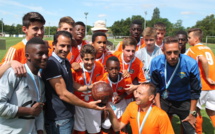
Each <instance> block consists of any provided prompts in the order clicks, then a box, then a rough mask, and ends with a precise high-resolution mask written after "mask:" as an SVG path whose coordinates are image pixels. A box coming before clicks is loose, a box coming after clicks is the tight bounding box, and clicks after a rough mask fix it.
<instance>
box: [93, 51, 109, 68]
mask: <svg viewBox="0 0 215 134" xmlns="http://www.w3.org/2000/svg"><path fill="white" fill-rule="evenodd" d="M111 56H113V54H112V53H111V52H110V51H106V52H105V53H103V55H102V56H101V58H99V59H96V61H97V62H100V63H101V64H102V65H103V66H105V65H106V61H107V59H108V58H109V57H111Z"/></svg>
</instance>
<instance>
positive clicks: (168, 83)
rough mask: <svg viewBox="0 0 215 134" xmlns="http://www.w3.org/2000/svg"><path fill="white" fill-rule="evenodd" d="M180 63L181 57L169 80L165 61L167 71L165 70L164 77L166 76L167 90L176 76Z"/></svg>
mask: <svg viewBox="0 0 215 134" xmlns="http://www.w3.org/2000/svg"><path fill="white" fill-rule="evenodd" d="M179 64H180V57H179V58H178V63H177V65H176V67H175V69H174V71H173V73H172V75H171V77H170V79H169V81H167V61H166V62H165V70H164V71H165V72H164V74H165V75H164V78H165V84H166V85H165V87H166V88H165V89H166V90H167V88H169V85H170V83H171V82H172V79H173V77H174V75H175V73H176V71H177V69H178V67H179Z"/></svg>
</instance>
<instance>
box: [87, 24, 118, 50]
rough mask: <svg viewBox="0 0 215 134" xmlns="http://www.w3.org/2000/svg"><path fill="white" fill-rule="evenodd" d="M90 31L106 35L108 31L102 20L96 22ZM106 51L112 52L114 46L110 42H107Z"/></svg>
mask: <svg viewBox="0 0 215 134" xmlns="http://www.w3.org/2000/svg"><path fill="white" fill-rule="evenodd" d="M91 31H92V32H93V34H94V33H96V32H103V33H107V32H108V29H107V27H106V23H105V21H103V20H98V21H96V22H95V23H94V27H92V28H91ZM106 45H107V50H109V51H114V44H113V43H112V42H110V41H109V40H107V43H106Z"/></svg>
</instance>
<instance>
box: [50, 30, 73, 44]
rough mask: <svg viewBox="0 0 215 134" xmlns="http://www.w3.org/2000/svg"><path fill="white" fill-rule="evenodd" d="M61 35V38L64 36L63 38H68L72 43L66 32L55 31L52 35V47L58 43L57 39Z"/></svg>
mask: <svg viewBox="0 0 215 134" xmlns="http://www.w3.org/2000/svg"><path fill="white" fill-rule="evenodd" d="M60 35H62V36H65V37H68V38H70V40H71V42H72V34H71V33H69V32H67V31H57V32H56V33H55V35H54V41H53V45H56V44H57V42H58V37H59V36H60Z"/></svg>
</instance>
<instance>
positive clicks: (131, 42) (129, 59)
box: [114, 37, 146, 103]
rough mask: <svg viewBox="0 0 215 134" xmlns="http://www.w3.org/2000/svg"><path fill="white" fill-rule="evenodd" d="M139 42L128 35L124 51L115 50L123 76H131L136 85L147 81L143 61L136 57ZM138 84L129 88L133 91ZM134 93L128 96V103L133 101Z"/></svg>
mask: <svg viewBox="0 0 215 134" xmlns="http://www.w3.org/2000/svg"><path fill="white" fill-rule="evenodd" d="M136 45H137V42H136V40H135V39H134V38H133V37H128V38H125V39H124V40H123V45H122V48H123V50H122V52H119V51H118V52H115V53H114V56H116V57H118V59H119V61H120V72H123V77H131V80H132V83H133V84H134V85H139V84H140V83H143V82H145V81H146V79H145V76H144V72H143V63H142V62H141V61H140V60H139V59H138V58H137V57H135V50H136ZM136 88H137V86H131V87H129V88H128V89H127V90H130V92H133V91H134V90H135V89H136ZM132 98H133V95H132V94H131V95H129V96H127V97H126V101H127V103H129V102H131V101H132Z"/></svg>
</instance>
